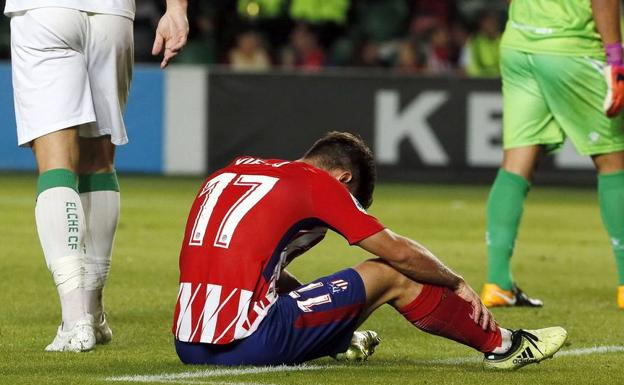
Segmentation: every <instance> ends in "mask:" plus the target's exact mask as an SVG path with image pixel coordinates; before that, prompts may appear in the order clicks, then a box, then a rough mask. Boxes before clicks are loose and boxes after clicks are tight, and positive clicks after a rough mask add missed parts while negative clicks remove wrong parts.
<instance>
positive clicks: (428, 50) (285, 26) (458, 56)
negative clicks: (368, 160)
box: [0, 0, 507, 77]
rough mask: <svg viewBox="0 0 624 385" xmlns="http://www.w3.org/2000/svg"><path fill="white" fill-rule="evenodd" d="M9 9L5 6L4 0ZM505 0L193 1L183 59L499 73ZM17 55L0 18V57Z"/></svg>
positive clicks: (142, 36)
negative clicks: (189, 28)
mask: <svg viewBox="0 0 624 385" xmlns="http://www.w3.org/2000/svg"><path fill="white" fill-rule="evenodd" d="M163 4H164V1H162V0H137V1H136V5H137V13H136V19H135V47H136V49H135V58H136V61H137V62H155V61H157V59H155V58H153V57H152V56H151V55H150V51H151V45H152V41H153V34H154V30H155V28H156V24H157V23H158V20H159V18H160V16H161V15H162V12H163V7H164V5H163ZM0 6H2V8H4V1H3V0H0ZM506 6H507V1H506V0H435V1H432V0H190V1H189V21H190V25H191V31H190V39H189V43H188V45H187V47H186V48H185V50H184V51H183V52H182V54H181V55H180V56H179V57H177V58H176V60H175V62H176V63H186V64H189V63H192V64H209V65H211V64H220V65H225V66H229V67H231V68H232V69H234V70H240V71H266V70H269V69H274V68H278V69H295V70H302V71H318V70H321V69H324V68H331V67H365V68H369V69H384V70H386V71H396V72H400V73H417V74H420V73H422V74H434V75H435V74H440V75H449V74H455V75H468V76H478V77H491V76H498V75H499V54H498V46H499V42H500V35H501V31H502V29H503V26H504V22H505V17H506ZM9 55H10V37H9V19H8V18H5V17H2V18H0V59H8V58H9Z"/></svg>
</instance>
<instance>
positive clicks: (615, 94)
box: [604, 41, 624, 118]
mask: <svg viewBox="0 0 624 385" xmlns="http://www.w3.org/2000/svg"><path fill="white" fill-rule="evenodd" d="M605 56H606V58H607V66H606V67H605V69H604V75H605V79H606V80H607V96H606V98H605V101H604V112H605V114H606V115H607V116H608V117H610V118H612V117H614V116H616V115H617V114H619V113H620V110H621V109H622V107H623V106H624V61H623V60H622V56H623V55H622V43H621V42H619V41H618V42H615V43H609V44H605Z"/></svg>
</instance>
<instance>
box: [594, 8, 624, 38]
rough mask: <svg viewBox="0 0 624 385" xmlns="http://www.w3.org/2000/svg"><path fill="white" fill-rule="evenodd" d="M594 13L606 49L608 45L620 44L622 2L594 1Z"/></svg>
mask: <svg viewBox="0 0 624 385" xmlns="http://www.w3.org/2000/svg"><path fill="white" fill-rule="evenodd" d="M591 3H592V11H593V14H594V21H595V22H596V29H598V33H599V34H600V37H601V38H602V42H603V43H604V44H605V47H606V46H607V45H608V44H613V43H620V42H621V39H622V38H621V33H620V1H619V0H592V2H591Z"/></svg>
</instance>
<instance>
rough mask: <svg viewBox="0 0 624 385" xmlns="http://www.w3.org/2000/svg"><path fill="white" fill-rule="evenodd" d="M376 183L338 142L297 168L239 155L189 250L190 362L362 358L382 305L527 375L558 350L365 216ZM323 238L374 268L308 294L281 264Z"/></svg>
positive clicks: (180, 336)
mask: <svg viewBox="0 0 624 385" xmlns="http://www.w3.org/2000/svg"><path fill="white" fill-rule="evenodd" d="M374 185H375V166H374V162H373V155H372V153H371V151H370V149H369V148H368V147H367V146H366V145H365V144H364V142H363V141H362V140H361V139H360V138H358V137H356V136H354V135H352V134H348V133H338V132H332V133H329V134H327V135H326V136H325V137H323V138H321V139H320V140H318V141H317V142H316V143H315V144H314V145H313V146H312V148H310V150H308V152H307V153H306V154H305V156H304V157H303V158H301V159H299V160H297V161H284V160H264V159H258V158H251V157H241V158H237V159H235V160H234V161H233V162H232V163H231V164H230V165H229V166H227V167H225V168H223V169H221V170H218V171H217V172H215V173H214V174H212V175H211V176H210V177H209V178H208V180H207V181H206V182H205V183H204V184H203V186H202V187H201V189H200V191H199V193H198V195H197V197H196V198H195V201H194V202H193V205H192V208H191V211H190V214H189V218H188V221H187V224H186V231H185V235H184V240H183V244H182V250H181V253H180V289H179V294H178V299H177V304H176V308H175V316H174V323H173V333H174V335H175V347H176V350H177V353H178V355H179V357H180V359H181V360H182V362H184V363H187V364H215V365H279V364H296V363H301V362H305V361H308V360H312V359H315V358H318V357H323V356H327V355H336V354H340V353H342V352H345V351H346V350H347V349H348V348H349V349H350V352H352V351H353V349H356V353H357V350H359V353H360V357H366V356H367V355H368V354H370V353H371V352H372V348H374V346H375V345H376V344H377V343H378V340H377V338H376V335H375V333H371V332H364V333H362V332H356V333H355V334H354V331H355V329H356V328H357V326H358V325H360V324H361V323H362V322H363V321H364V320H365V319H366V318H367V317H368V316H369V315H370V314H371V313H372V312H373V311H375V310H376V309H377V308H378V307H380V306H381V305H383V304H385V303H388V304H390V305H391V306H392V307H394V308H395V309H396V310H397V311H398V312H399V313H401V314H402V315H403V316H404V317H405V318H406V319H407V320H408V321H409V322H411V323H412V324H413V325H414V326H416V327H417V328H419V329H421V330H423V331H425V332H428V333H431V334H436V335H440V336H442V337H446V338H449V339H452V340H455V341H457V342H459V343H462V344H465V345H468V346H470V347H473V348H474V349H476V350H478V351H480V352H483V353H484V354H485V358H484V363H485V366H486V367H488V368H499V369H514V368H519V367H522V366H524V365H527V364H530V363H536V362H539V361H542V360H544V359H546V358H550V357H552V356H553V354H555V352H557V351H558V350H559V349H560V348H561V346H562V345H563V343H564V341H565V339H566V336H567V333H566V331H565V330H564V329H563V328H561V327H552V328H546V329H539V330H532V331H526V330H516V331H512V330H510V329H504V328H501V327H499V326H498V325H497V324H496V322H495V321H494V319H493V318H492V315H491V314H490V312H489V311H488V310H487V308H486V307H485V306H484V305H483V304H482V303H481V301H480V300H479V296H478V295H477V294H476V293H475V292H474V291H473V289H472V288H471V287H470V286H469V285H468V284H467V283H466V282H465V281H464V279H463V278H462V277H461V276H460V275H458V274H456V273H454V272H453V271H452V270H451V269H449V268H448V267H447V266H445V265H444V264H443V263H442V262H441V261H440V260H438V259H437V258H436V257H435V256H434V255H433V254H432V253H431V252H430V251H428V250H427V249H426V248H424V247H423V246H421V245H420V244H418V243H417V242H415V241H413V240H411V239H408V238H405V237H403V236H400V235H398V234H396V233H394V232H392V231H391V230H389V229H387V228H385V227H384V226H383V225H382V224H381V223H379V221H377V219H375V218H374V217H372V216H370V215H368V214H367V213H366V211H364V208H367V207H369V206H370V205H371V203H372V201H373V189H374ZM328 228H329V229H332V230H334V231H336V232H338V233H339V234H341V235H342V236H344V237H345V238H346V239H347V241H348V242H349V243H350V244H352V245H358V246H359V247H361V248H362V249H364V250H366V251H367V252H369V253H371V254H373V255H374V256H377V257H378V258H376V259H369V260H367V261H365V262H362V263H360V264H359V265H357V266H355V267H353V268H347V269H345V270H342V271H339V272H337V273H335V274H333V275H330V276H327V277H323V278H320V279H317V280H315V281H313V282H311V283H309V284H307V285H302V284H301V283H300V282H299V281H298V280H297V279H296V278H295V277H293V276H292V275H291V274H289V273H288V272H287V271H286V270H285V269H284V267H285V266H286V265H287V264H288V263H289V262H290V261H291V260H292V259H293V258H295V257H297V256H299V255H301V254H303V253H304V252H306V251H307V250H308V249H310V248H311V247H313V246H314V245H315V244H317V243H318V242H319V241H321V240H322V238H323V237H324V235H325V232H326V230H327V229H328ZM352 340H353V346H351V347H350V344H351V343H352ZM353 355H356V356H357V354H353Z"/></svg>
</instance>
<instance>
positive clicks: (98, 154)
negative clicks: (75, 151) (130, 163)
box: [78, 136, 115, 174]
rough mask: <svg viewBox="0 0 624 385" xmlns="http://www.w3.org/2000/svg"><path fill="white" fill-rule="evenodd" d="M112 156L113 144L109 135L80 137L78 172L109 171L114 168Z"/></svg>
mask: <svg viewBox="0 0 624 385" xmlns="http://www.w3.org/2000/svg"><path fill="white" fill-rule="evenodd" d="M114 157H115V146H114V145H113V144H112V143H111V142H110V137H108V136H105V137H99V138H88V139H87V138H81V140H80V162H79V165H78V169H79V173H80V174H93V173H98V172H110V171H112V170H113V168H114Z"/></svg>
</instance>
